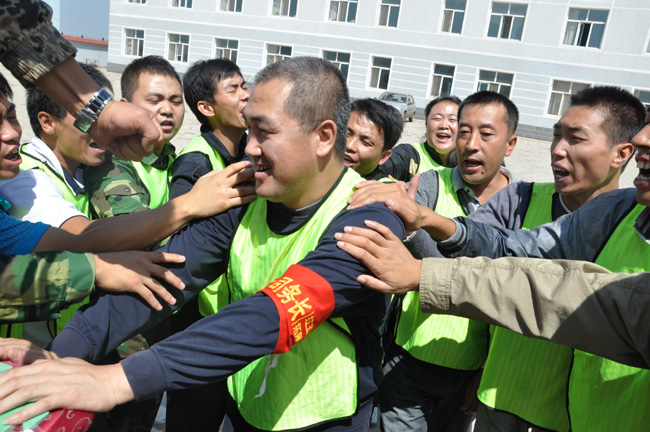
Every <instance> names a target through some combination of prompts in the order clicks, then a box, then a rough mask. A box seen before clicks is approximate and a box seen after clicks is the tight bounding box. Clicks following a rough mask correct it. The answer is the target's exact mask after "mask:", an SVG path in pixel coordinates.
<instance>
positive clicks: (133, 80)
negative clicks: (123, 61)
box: [120, 55, 182, 102]
mask: <svg viewBox="0 0 650 432" xmlns="http://www.w3.org/2000/svg"><path fill="white" fill-rule="evenodd" d="M143 73H150V74H151V75H162V76H168V77H170V78H174V79H175V80H176V81H178V84H179V85H181V86H182V84H181V77H179V76H178V73H177V72H176V70H175V69H174V66H172V65H171V63H169V61H167V60H166V59H164V58H162V57H161V56H157V55H148V56H145V57H141V58H137V59H135V60H133V61H132V62H131V63H129V64H128V65H127V66H126V68H125V69H124V72H122V78H121V80H120V88H121V90H122V97H123V98H124V99H126V100H128V101H129V102H131V101H132V100H133V93H135V91H136V90H137V89H138V84H139V80H140V75H142V74H143Z"/></svg>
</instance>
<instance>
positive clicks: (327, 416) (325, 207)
mask: <svg viewBox="0 0 650 432" xmlns="http://www.w3.org/2000/svg"><path fill="white" fill-rule="evenodd" d="M361 180H362V177H361V176H359V175H358V174H357V173H356V172H354V171H353V170H351V169H348V170H347V171H346V173H345V175H344V176H343V178H342V179H341V181H340V182H339V184H338V185H337V186H336V188H335V189H334V190H333V191H332V193H331V194H330V195H329V197H327V199H326V201H325V202H324V203H322V204H321V206H320V208H319V209H318V211H317V212H316V214H315V215H314V216H313V217H312V218H311V219H310V220H309V221H308V222H307V223H306V224H305V225H304V226H303V227H301V228H300V229H299V230H297V231H296V232H294V233H291V234H288V235H278V234H275V233H273V232H272V231H271V230H270V229H269V227H268V225H267V224H266V203H267V202H266V200H263V199H257V200H256V201H254V202H253V203H252V204H250V205H249V207H248V209H247V211H246V214H245V215H244V218H243V220H242V222H241V225H240V226H239V228H238V229H237V232H236V234H235V237H234V239H233V243H232V247H231V252H230V262H229V263H228V272H227V278H228V282H229V286H230V289H231V295H232V301H237V300H239V299H242V298H246V297H249V296H251V295H253V294H254V293H255V292H257V291H258V290H260V289H262V288H264V287H265V286H266V285H267V284H268V283H270V282H271V281H273V280H274V279H276V278H278V277H280V276H281V275H282V274H283V273H284V271H285V270H286V269H287V268H288V267H289V266H290V265H292V264H296V263H298V262H299V261H300V260H301V259H302V258H304V257H305V256H306V255H307V253H309V252H310V251H312V250H314V249H315V248H316V245H317V244H318V241H319V239H320V237H321V236H322V234H323V232H324V231H325V230H326V228H327V227H328V225H329V224H330V222H331V221H332V219H333V218H334V217H335V216H336V215H337V214H338V213H339V212H340V211H341V210H343V209H344V208H345V206H346V200H347V199H348V198H349V197H350V195H351V194H352V192H353V187H354V185H355V184H356V183H358V182H359V181H361ZM331 321H333V322H334V323H335V324H336V326H338V327H340V329H337V328H336V327H335V326H334V325H332V324H331V323H330V322H329V321H326V322H325V323H323V324H322V325H320V326H319V327H318V328H316V329H315V330H314V331H313V332H312V333H310V334H309V337H307V338H305V339H304V340H303V341H302V342H300V343H298V344H296V345H294V346H293V347H292V348H291V350H289V352H287V353H285V354H279V355H269V356H266V357H263V358H261V359H258V360H256V361H254V362H252V363H251V364H249V365H248V366H246V367H245V368H244V369H242V370H241V371H239V372H237V373H236V374H235V375H233V376H231V377H230V378H229V379H228V387H229V390H230V393H231V395H232V397H233V398H234V400H235V402H236V403H237V406H238V408H239V412H240V413H241V415H242V416H243V417H244V419H245V420H246V421H247V422H248V423H250V424H251V425H253V426H254V427H256V428H259V429H263V430H285V429H297V428H303V427H306V426H310V425H314V424H318V423H321V422H324V421H328V420H333V419H338V418H344V417H349V416H352V415H353V414H354V413H355V411H356V408H357V366H356V351H355V346H354V344H353V342H352V341H351V340H350V337H349V330H347V326H346V325H345V322H344V321H343V320H342V319H332V320H331ZM341 329H343V330H345V331H346V332H344V331H342V330H341Z"/></svg>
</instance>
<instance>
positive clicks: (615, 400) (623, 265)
mask: <svg viewBox="0 0 650 432" xmlns="http://www.w3.org/2000/svg"><path fill="white" fill-rule="evenodd" d="M646 208H647V207H645V206H642V205H641V204H636V205H635V206H634V207H633V208H632V210H631V211H630V213H629V214H628V215H627V216H626V217H625V218H624V219H623V220H622V222H621V223H620V224H619V225H618V226H617V227H616V229H615V230H614V232H613V233H612V235H611V237H610V238H609V240H608V241H607V243H606V244H605V246H604V247H603V249H602V251H601V252H600V254H599V255H598V258H597V259H596V261H595V262H596V264H598V265H600V266H603V267H605V268H606V269H608V270H610V271H612V272H614V273H636V272H643V271H648V270H650V244H648V243H647V242H646V241H645V240H644V239H643V238H641V236H640V235H639V234H638V233H637V232H636V230H635V228H634V223H635V221H636V219H637V217H638V216H639V214H640V213H641V212H642V211H643V210H644V209H646ZM639 325H647V323H639ZM596 328H597V323H594V331H595V332H596V333H597V330H596ZM594 337H598V336H597V335H595V336H594ZM649 406H650V370H647V369H639V368H635V367H631V366H625V365H622V364H620V363H616V362H614V361H612V360H608V359H605V358H602V357H598V356H596V355H593V354H588V353H586V352H583V351H580V350H575V351H574V359H573V369H572V370H571V378H570V380H569V414H570V415H571V430H572V431H573V432H582V431H587V430H588V431H590V432H598V431H603V432H605V431H607V432H610V431H634V430H647V428H648V425H649V424H650V410H649V409H648V407H649Z"/></svg>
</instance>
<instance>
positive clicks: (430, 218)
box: [420, 206, 456, 242]
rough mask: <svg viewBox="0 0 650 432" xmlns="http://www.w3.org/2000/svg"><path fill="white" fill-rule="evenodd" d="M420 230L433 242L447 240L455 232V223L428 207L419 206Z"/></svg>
mask: <svg viewBox="0 0 650 432" xmlns="http://www.w3.org/2000/svg"><path fill="white" fill-rule="evenodd" d="M420 210H421V213H422V229H424V230H425V231H426V232H427V233H428V234H429V235H430V236H431V238H433V239H434V240H435V241H438V242H439V241H443V240H447V239H448V238H449V237H451V236H452V235H453V234H454V233H455V232H456V223H454V221H453V220H452V219H449V218H446V217H444V216H440V215H439V214H438V213H436V212H434V211H433V210H431V209H430V208H428V207H424V206H420Z"/></svg>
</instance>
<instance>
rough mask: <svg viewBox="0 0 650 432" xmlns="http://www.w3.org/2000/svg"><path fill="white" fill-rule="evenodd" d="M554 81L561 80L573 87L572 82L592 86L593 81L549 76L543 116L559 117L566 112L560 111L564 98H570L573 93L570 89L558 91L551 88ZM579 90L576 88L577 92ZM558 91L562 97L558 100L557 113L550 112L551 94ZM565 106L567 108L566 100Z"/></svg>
mask: <svg viewBox="0 0 650 432" xmlns="http://www.w3.org/2000/svg"><path fill="white" fill-rule="evenodd" d="M556 81H561V82H568V83H570V84H571V88H573V84H580V85H586V86H587V87H592V86H593V83H590V82H584V81H571V80H570V79H563V78H551V82H550V84H549V87H548V97H547V99H546V105H545V108H544V116H545V117H551V118H556V119H557V118H560V117H562V115H563V114H564V112H566V110H564V111H562V106H563V105H564V101H565V98H568V99H570V98H571V95H572V94H573V93H574V92H573V91H570V92H569V93H566V92H560V91H557V90H553V84H554V83H555V82H556ZM578 91H580V90H576V92H578ZM554 93H558V94H561V95H562V99H561V100H560V105H559V107H558V113H557V114H550V113H549V109H550V108H551V100H552V99H553V94H554ZM567 108H568V101H567Z"/></svg>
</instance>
